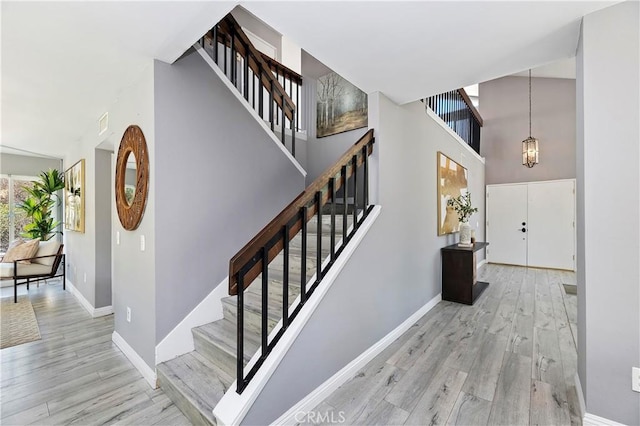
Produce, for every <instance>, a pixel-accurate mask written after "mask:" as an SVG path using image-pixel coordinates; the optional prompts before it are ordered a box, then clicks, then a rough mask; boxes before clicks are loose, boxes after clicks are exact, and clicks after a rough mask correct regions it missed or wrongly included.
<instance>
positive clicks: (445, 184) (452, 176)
mask: <svg viewBox="0 0 640 426" xmlns="http://www.w3.org/2000/svg"><path fill="white" fill-rule="evenodd" d="M467 176H468V175H467V169H465V168H464V167H462V166H461V165H460V164H458V163H456V162H455V161H453V160H452V159H451V158H449V157H447V156H446V155H445V154H443V153H442V152H440V151H438V235H446V234H452V233H454V232H458V230H459V226H460V224H459V222H458V215H457V214H456V211H455V210H454V209H453V207H452V206H448V205H447V201H448V200H449V199H450V198H455V197H458V196H460V195H463V194H466V193H467V190H468V183H467Z"/></svg>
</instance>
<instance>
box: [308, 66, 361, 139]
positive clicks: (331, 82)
mask: <svg viewBox="0 0 640 426" xmlns="http://www.w3.org/2000/svg"><path fill="white" fill-rule="evenodd" d="M316 95H317V98H316V99H317V119H316V121H317V126H316V137H318V138H323V137H325V136H330V135H335V134H338V133H342V132H348V131H349V130H355V129H360V128H362V127H367V125H368V106H367V94H366V93H364V92H363V91H362V90H360V89H358V88H357V87H356V86H354V85H353V84H351V83H349V82H348V81H347V80H345V79H344V78H342V77H340V76H339V75H338V74H336V73H335V72H332V73H329V74H327V75H325V76H323V77H320V78H319V79H318V85H317V91H316Z"/></svg>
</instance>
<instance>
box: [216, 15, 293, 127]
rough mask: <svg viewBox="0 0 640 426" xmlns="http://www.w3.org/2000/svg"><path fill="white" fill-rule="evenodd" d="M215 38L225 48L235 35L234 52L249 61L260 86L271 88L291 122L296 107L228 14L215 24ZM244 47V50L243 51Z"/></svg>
mask: <svg viewBox="0 0 640 426" xmlns="http://www.w3.org/2000/svg"><path fill="white" fill-rule="evenodd" d="M217 28H218V31H217V38H218V42H220V43H222V44H223V45H225V46H229V45H230V43H229V42H230V39H231V34H232V33H233V34H235V36H236V37H235V38H234V39H235V43H234V45H233V48H234V49H235V51H236V52H238V53H239V54H240V55H242V56H243V57H245V58H248V59H249V67H250V68H251V70H252V71H253V72H254V74H255V75H259V76H260V80H261V82H262V85H263V86H264V87H265V88H266V89H267V90H268V91H270V90H271V88H273V91H274V92H275V93H273V99H274V100H275V101H276V103H277V104H278V106H279V107H280V108H282V109H283V110H284V113H285V115H286V116H287V118H288V119H290V120H293V117H294V113H295V110H296V105H295V104H294V103H293V100H292V99H291V98H290V97H289V95H287V92H286V91H285V89H284V88H283V87H282V85H281V84H280V82H279V81H278V80H277V79H276V78H275V76H274V75H273V73H272V72H271V66H270V65H269V64H268V63H267V61H265V60H264V58H263V56H262V53H261V52H259V51H258V49H256V48H255V46H254V45H253V44H252V43H251V41H250V40H249V38H248V37H247V35H246V34H245V32H244V31H243V30H242V27H241V26H240V24H238V22H237V21H236V20H235V18H234V17H233V16H232V15H231V14H228V15H227V16H225V17H224V18H223V19H222V20H221V21H220V22H219V23H218V24H217ZM210 33H211V35H210V37H213V30H211V31H210ZM245 46H246V49H245ZM247 50H248V51H247Z"/></svg>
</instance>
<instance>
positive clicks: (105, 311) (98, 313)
mask: <svg viewBox="0 0 640 426" xmlns="http://www.w3.org/2000/svg"><path fill="white" fill-rule="evenodd" d="M67 287H68V288H69V293H71V294H73V295H74V296H75V298H76V299H77V300H78V302H79V303H80V305H82V307H83V308H84V309H85V310H86V311H87V312H89V315H91V317H92V318H98V317H103V316H106V315H111V314H112V313H113V306H111V305H109V306H103V307H101V308H94V307H93V305H92V304H91V303H90V302H89V301H88V300H87V299H85V297H84V296H83V295H82V293H81V292H80V290H78V289H77V288H76V287H75V286H74V285H73V283H72V282H71V281H69V280H68V279H67Z"/></svg>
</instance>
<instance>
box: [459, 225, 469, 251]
mask: <svg viewBox="0 0 640 426" xmlns="http://www.w3.org/2000/svg"><path fill="white" fill-rule="evenodd" d="M459 244H460V245H461V246H470V245H471V225H469V222H460V243H459Z"/></svg>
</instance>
